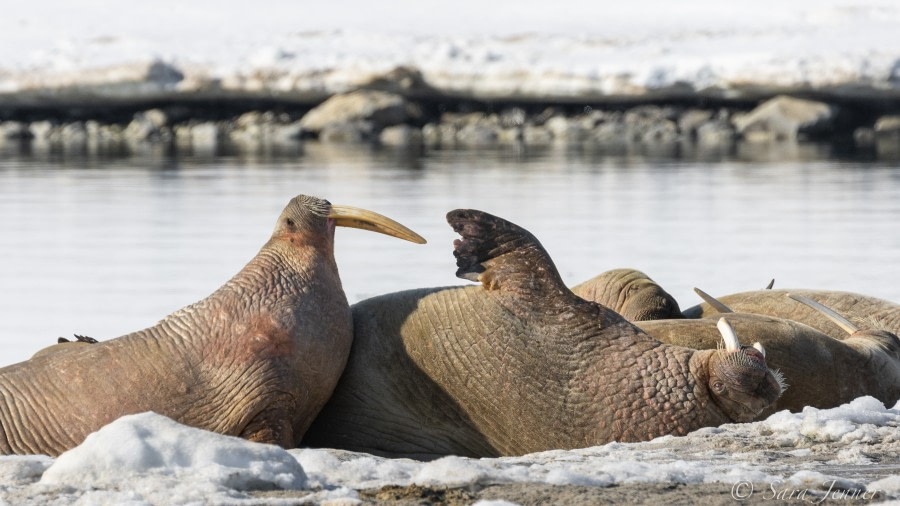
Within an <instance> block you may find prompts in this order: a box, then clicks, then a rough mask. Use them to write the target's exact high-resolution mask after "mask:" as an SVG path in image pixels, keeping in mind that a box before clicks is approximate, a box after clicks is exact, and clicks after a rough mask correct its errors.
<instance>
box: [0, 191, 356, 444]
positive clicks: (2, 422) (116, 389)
mask: <svg viewBox="0 0 900 506" xmlns="http://www.w3.org/2000/svg"><path fill="white" fill-rule="evenodd" d="M328 209H330V204H328V203H327V202H326V201H323V200H320V199H315V198H312V197H305V196H298V197H296V198H294V199H293V200H291V202H290V203H289V204H288V206H287V207H286V208H285V210H284V211H283V212H282V214H281V216H280V217H279V218H278V222H277V225H276V227H275V231H274V233H273V234H272V237H271V239H269V241H268V242H267V243H266V244H265V245H264V246H263V247H262V249H261V250H260V251H259V253H258V254H257V255H256V256H255V257H254V258H253V259H252V260H250V262H249V263H248V264H247V265H246V266H245V267H244V268H243V269H242V270H241V271H240V272H238V273H237V274H236V275H235V276H234V277H233V278H232V279H231V280H229V281H228V282H227V283H225V285H223V286H222V287H221V288H219V289H218V290H216V291H215V292H214V293H213V294H212V295H210V296H209V297H207V298H206V299H203V300H201V301H199V302H197V303H195V304H193V305H190V306H188V307H185V308H184V309H181V310H179V311H177V312H175V313H173V314H171V315H169V316H167V317H166V318H165V319H163V320H162V321H160V322H159V323H158V324H156V325H154V326H152V327H150V328H147V329H145V330H141V331H138V332H134V333H132V334H128V335H125V336H122V337H119V338H116V339H111V340H108V341H105V342H101V343H97V344H90V345H83V344H78V343H63V344H61V345H58V346H60V347H62V349H64V350H65V351H64V352H53V353H47V354H44V355H43V356H37V357H35V358H33V359H31V360H28V361H26V362H22V363H19V364H14V365H11V366H8V367H5V368H3V369H0V453H3V454H11V453H17V454H36V453H44V454H49V455H57V454H59V453H61V452H63V451H65V450H67V449H69V448H72V447H73V446H76V445H78V444H79V443H80V442H81V441H83V440H84V438H85V437H86V436H87V435H88V434H89V433H91V432H93V431H96V430H97V429H99V428H100V427H102V426H103V425H105V424H107V423H109V422H111V421H113V420H115V419H116V418H118V417H120V416H122V415H125V414H130V413H138V412H143V411H155V412H157V413H160V414H163V415H165V416H168V417H171V418H173V419H175V420H177V421H179V422H181V423H184V424H187V425H192V426H194V427H199V428H203V429H207V430H211V431H215V432H219V433H222V434H228V435H233V436H240V437H244V438H247V439H250V440H252V441H259V442H264V443H274V444H278V445H281V446H284V447H292V446H294V445H295V440H297V439H299V438H300V436H302V435H303V433H304V432H305V430H306V428H307V427H308V425H309V424H310V423H311V421H312V418H313V417H314V416H315V415H316V413H317V412H318V411H319V409H320V408H321V406H322V405H323V404H324V402H325V400H326V399H328V397H329V395H330V394H331V392H332V390H333V387H334V385H335V383H336V382H337V379H338V377H339V375H340V373H341V371H342V370H343V367H344V364H345V361H346V357H347V354H348V352H349V348H350V343H351V340H352V321H351V317H350V309H349V307H348V304H347V301H346V298H345V297H344V292H343V290H342V288H341V283H340V280H339V278H338V271H337V266H336V265H335V261H334V254H333V239H334V220H332V219H330V218H328V217H327V213H328Z"/></svg>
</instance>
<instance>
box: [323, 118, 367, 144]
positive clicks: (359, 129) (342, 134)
mask: <svg viewBox="0 0 900 506" xmlns="http://www.w3.org/2000/svg"><path fill="white" fill-rule="evenodd" d="M373 131H374V128H373V125H372V123H370V122H368V121H354V122H352V123H337V124H333V125H328V126H326V127H325V128H323V129H322V130H321V131H319V141H321V142H364V141H368V140H370V139H372V133H373Z"/></svg>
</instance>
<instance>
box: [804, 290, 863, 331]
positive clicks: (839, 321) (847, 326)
mask: <svg viewBox="0 0 900 506" xmlns="http://www.w3.org/2000/svg"><path fill="white" fill-rule="evenodd" d="M788 297H790V298H792V299H794V300H796V301H797V302H799V303H801V304H806V305H807V306H809V307H811V308H813V309H815V310H817V311H819V312H820V313H822V314H823V315H825V316H826V317H827V318H828V319H829V320H831V321H832V322H834V324H835V325H837V326H838V327H840V328H842V329H844V332H846V333H848V334H850V335H853V334H855V333H856V332H859V327H857V326H856V325H854V324H853V323H851V322H850V320H848V319H846V318H844V317H843V316H841V315H839V314H837V313H836V312H835V311H834V310H833V309H831V308H829V307H827V306H825V305H823V304H821V303H819V302H816V301H814V300H812V299H810V298H809V297H804V296H803V295H796V294H793V293H789V294H788Z"/></svg>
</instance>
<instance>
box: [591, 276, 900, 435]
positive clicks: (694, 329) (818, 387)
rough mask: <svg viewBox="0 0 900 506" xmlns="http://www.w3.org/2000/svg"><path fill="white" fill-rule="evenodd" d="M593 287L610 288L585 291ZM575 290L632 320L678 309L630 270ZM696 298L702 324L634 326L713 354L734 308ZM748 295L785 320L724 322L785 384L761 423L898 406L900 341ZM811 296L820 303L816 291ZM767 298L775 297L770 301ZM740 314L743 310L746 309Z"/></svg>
mask: <svg viewBox="0 0 900 506" xmlns="http://www.w3.org/2000/svg"><path fill="white" fill-rule="evenodd" d="M598 280H599V283H598ZM631 280H638V282H639V286H640V290H628V289H627V287H628V286H629V284H630V283H631ZM598 284H599V286H605V287H609V288H607V289H605V290H593V289H589V290H586V289H584V287H589V288H590V287H593V286H594V285H598ZM579 286H580V287H582V289H581V290H580V293H581V294H582V296H584V297H585V298H587V299H588V300H593V301H595V302H601V303H602V302H609V301H612V302H613V303H615V304H617V307H620V308H623V310H624V311H625V313H626V314H628V315H630V316H633V315H636V314H640V315H649V316H659V315H662V314H664V313H665V312H667V310H665V309H664V310H660V309H659V308H661V307H663V308H667V307H672V304H675V306H674V307H677V303H675V302H674V299H672V302H670V303H669V302H666V303H660V301H665V299H664V298H661V297H660V295H659V294H660V293H666V292H665V291H664V290H663V289H662V288H661V287H659V286H658V285H656V283H654V282H653V281H652V280H650V278H649V277H646V275H644V274H643V273H640V272H638V271H634V270H631V269H616V270H613V271H608V272H606V273H603V274H600V275H599V276H596V277H595V278H592V279H591V280H589V281H587V282H585V283H582V284H581V285H579ZM695 291H696V292H697V293H698V295H700V296H701V297H702V298H704V300H706V301H707V302H706V303H704V304H703V305H702V306H697V307H698V308H700V307H702V308H703V311H704V314H705V315H707V317H706V318H702V319H657V318H647V320H654V321H636V322H635V324H636V325H637V326H638V327H640V328H641V329H642V330H644V331H645V332H647V333H648V334H650V335H651V336H653V337H655V338H656V339H659V340H660V341H662V342H664V343H668V344H674V345H678V346H687V347H690V348H697V349H715V348H716V347H717V346H718V345H719V342H720V337H719V332H718V329H717V328H716V321H717V320H716V318H718V317H721V316H722V315H723V314H729V313H734V311H733V309H734V308H731V307H729V306H726V305H725V304H724V303H723V302H722V301H721V300H717V299H714V298H712V297H710V296H709V295H707V294H706V293H705V292H703V291H702V290H699V289H695ZM797 292H803V291H800V290H798V291H797ZM751 293H754V296H755V297H757V298H758V299H759V300H763V301H766V302H767V304H766V305H765V306H763V307H768V308H769V313H777V314H780V315H783V317H782V318H778V317H775V316H769V314H749V313H734V314H729V316H728V321H729V323H730V324H731V325H732V326H733V327H734V329H735V331H736V332H737V333H738V334H739V335H741V336H743V337H744V338H746V339H748V340H751V341H758V342H760V343H762V344H763V346H765V350H766V351H767V355H766V362H767V364H768V365H769V367H770V368H772V369H775V370H777V371H779V372H780V373H781V374H783V375H784V379H785V381H786V382H787V384H788V385H790V388H788V389H787V390H786V391H785V393H784V394H783V395H782V396H781V397H780V398H779V399H778V400H777V401H776V402H775V403H774V404H773V405H772V406H770V407H769V408H768V409H765V410H764V411H762V412H761V413H760V414H759V415H758V418H759V419H762V418H765V417H767V416H769V415H770V414H772V413H773V412H775V411H780V410H782V409H787V410H790V411H801V410H802V409H803V408H804V407H805V406H813V407H817V408H832V407H835V406H840V405H841V404H845V403H847V402H850V401H852V400H853V399H856V398H857V397H861V396H864V395H871V396H873V397H875V398H877V399H878V400H880V401H882V402H884V403H885V404H887V405H890V406H892V405H893V404H894V403H896V402H897V400H898V399H900V340H898V339H897V336H896V335H895V334H893V333H890V332H886V331H882V330H879V329H867V330H861V329H860V328H858V327H856V326H855V325H853V324H852V323H850V322H849V321H843V322H840V323H834V321H835V318H838V319H840V318H841V316H840V315H839V314H838V315H834V316H827V315H825V314H824V313H823V311H828V308H827V307H824V308H819V309H815V308H812V307H810V306H809V304H810V302H809V301H807V302H801V301H799V300H796V299H794V298H791V297H790V296H789V294H788V293H787V292H785V291H778V290H766V291H757V292H751ZM807 293H808V292H807ZM815 293H816V294H817V295H819V296H821V292H815ZM829 293H832V294H837V293H840V292H829ZM609 294H619V295H618V296H610V295H609ZM768 294H773V296H771V297H769V296H768ZM666 295H668V294H666ZM794 297H797V295H794ZM726 299H727V300H732V299H731V298H726ZM737 300H741V299H740V298H737ZM840 300H841V301H844V302H845V304H844V305H843V306H842V307H853V305H847V304H846V302H847V301H862V302H866V303H868V304H874V301H877V299H872V298H868V297H864V296H859V295H856V294H853V295H852V296H850V297H847V296H846V295H842V296H841V297H840ZM745 302H748V301H746V300H745ZM881 302H885V301H881ZM885 304H890V303H885ZM740 307H744V308H747V307H748V306H747V305H746V304H745V305H742V306H740ZM757 307H758V306H757ZM855 307H856V308H857V310H871V308H872V307H873V306H872V305H866V306H860V305H859V302H857V303H856V304H855ZM878 307H880V308H884V305H881V304H879V306H878ZM888 307H889V306H888ZM863 308H865V309H863ZM694 311H697V309H691V310H688V311H686V313H689V314H690V313H691V312H694ZM784 316H794V317H795V318H802V319H803V320H805V322H809V323H811V324H813V325H816V326H817V327H818V328H819V329H831V328H832V327H833V328H834V329H837V332H835V333H834V335H826V334H825V333H823V332H822V331H821V330H818V329H816V328H812V327H810V326H808V325H806V324H804V322H798V321H794V320H791V319H786V318H785V317H784ZM863 321H867V319H864V320H863Z"/></svg>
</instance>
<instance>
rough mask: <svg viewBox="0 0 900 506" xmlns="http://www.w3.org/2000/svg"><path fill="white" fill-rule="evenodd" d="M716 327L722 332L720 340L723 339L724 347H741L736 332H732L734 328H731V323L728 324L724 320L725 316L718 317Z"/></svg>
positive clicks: (732, 348)
mask: <svg viewBox="0 0 900 506" xmlns="http://www.w3.org/2000/svg"><path fill="white" fill-rule="evenodd" d="M716 327H718V328H719V332H720V333H721V334H722V340H723V341H725V349H726V350H727V351H737V350H740V349H741V342H740V341H739V340H738V337H737V334H735V333H734V329H733V328H731V325H729V324H728V322H727V321H725V318H719V322H718V323H716Z"/></svg>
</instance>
